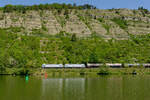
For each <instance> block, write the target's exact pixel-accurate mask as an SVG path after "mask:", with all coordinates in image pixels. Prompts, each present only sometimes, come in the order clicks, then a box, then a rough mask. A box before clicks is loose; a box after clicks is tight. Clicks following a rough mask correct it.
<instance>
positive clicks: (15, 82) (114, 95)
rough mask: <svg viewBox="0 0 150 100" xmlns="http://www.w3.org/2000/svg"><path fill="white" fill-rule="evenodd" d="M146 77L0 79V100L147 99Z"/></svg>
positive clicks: (149, 80)
mask: <svg viewBox="0 0 150 100" xmlns="http://www.w3.org/2000/svg"><path fill="white" fill-rule="evenodd" d="M149 98H150V76H106V77H97V78H48V79H45V78H44V79H41V78H30V80H29V81H28V83H26V81H25V77H11V76H0V100H10V99H11V100H149Z"/></svg>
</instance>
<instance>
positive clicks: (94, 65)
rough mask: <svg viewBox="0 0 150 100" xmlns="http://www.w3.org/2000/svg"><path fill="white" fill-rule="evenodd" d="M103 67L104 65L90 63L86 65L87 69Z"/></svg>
mask: <svg viewBox="0 0 150 100" xmlns="http://www.w3.org/2000/svg"><path fill="white" fill-rule="evenodd" d="M101 66H103V64H92V63H91V64H90V63H88V64H87V65H86V67H87V68H98V67H101Z"/></svg>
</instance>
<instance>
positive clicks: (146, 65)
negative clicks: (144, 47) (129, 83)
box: [142, 64, 150, 68]
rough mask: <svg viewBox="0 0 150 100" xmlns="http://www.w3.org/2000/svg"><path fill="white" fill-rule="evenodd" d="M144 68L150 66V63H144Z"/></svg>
mask: <svg viewBox="0 0 150 100" xmlns="http://www.w3.org/2000/svg"><path fill="white" fill-rule="evenodd" d="M142 65H143V67H144V68H150V64H142Z"/></svg>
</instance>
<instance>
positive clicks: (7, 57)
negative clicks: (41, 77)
mask: <svg viewBox="0 0 150 100" xmlns="http://www.w3.org/2000/svg"><path fill="white" fill-rule="evenodd" d="M41 34H42V33H41ZM149 42H150V35H141V36H133V35H130V38H129V39H128V40H115V39H110V40H104V39H102V38H101V37H100V36H97V34H92V35H91V37H86V38H85V37H84V38H78V37H76V35H75V34H69V33H66V32H61V33H59V34H57V35H55V36H50V35H33V36H28V35H19V34H14V33H13V34H12V33H11V32H8V31H7V30H3V29H1V30H0V44H1V45H0V51H1V53H0V68H1V70H4V69H5V68H14V67H15V68H36V67H41V65H42V64H43V63H63V64H64V63H87V62H91V63H105V62H109V63H111V62H112V63H116V62H117V63H135V62H139V63H149V62H150V52H149V51H150V48H149Z"/></svg>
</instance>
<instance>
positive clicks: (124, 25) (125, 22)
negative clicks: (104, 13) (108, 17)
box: [112, 18, 128, 29]
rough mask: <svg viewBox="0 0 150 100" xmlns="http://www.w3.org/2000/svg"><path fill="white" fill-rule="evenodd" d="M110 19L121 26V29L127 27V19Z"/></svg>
mask: <svg viewBox="0 0 150 100" xmlns="http://www.w3.org/2000/svg"><path fill="white" fill-rule="evenodd" d="M112 21H113V22H115V23H116V24H118V25H119V26H120V28H122V29H127V28H128V24H127V21H125V20H122V19H120V18H114V19H112Z"/></svg>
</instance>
